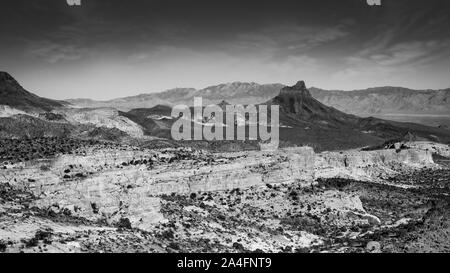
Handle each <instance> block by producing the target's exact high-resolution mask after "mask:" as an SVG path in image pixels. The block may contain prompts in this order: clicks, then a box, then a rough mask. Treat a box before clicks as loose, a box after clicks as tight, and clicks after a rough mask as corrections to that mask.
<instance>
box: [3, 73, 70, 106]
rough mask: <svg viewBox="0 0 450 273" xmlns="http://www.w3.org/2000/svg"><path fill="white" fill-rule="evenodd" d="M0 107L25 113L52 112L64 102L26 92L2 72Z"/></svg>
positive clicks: (8, 75)
mask: <svg viewBox="0 0 450 273" xmlns="http://www.w3.org/2000/svg"><path fill="white" fill-rule="evenodd" d="M0 105H6V106H9V107H12V108H15V109H19V110H23V111H35V112H40V111H51V110H53V109H55V108H58V107H63V106H64V102H62V101H56V100H51V99H46V98H41V97H39V96H37V95H35V94H33V93H30V92H28V91H27V90H25V89H24V88H23V87H22V86H21V85H20V84H19V83H18V82H17V81H16V80H15V79H14V78H13V77H12V76H11V75H10V74H8V73H6V72H0Z"/></svg>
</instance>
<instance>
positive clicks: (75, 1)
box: [66, 0, 81, 6]
mask: <svg viewBox="0 0 450 273" xmlns="http://www.w3.org/2000/svg"><path fill="white" fill-rule="evenodd" d="M66 3H67V5H69V6H81V0H66Z"/></svg>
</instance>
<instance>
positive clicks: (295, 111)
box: [0, 73, 450, 151]
mask: <svg viewBox="0 0 450 273" xmlns="http://www.w3.org/2000/svg"><path fill="white" fill-rule="evenodd" d="M276 88H279V89H278V91H276V92H275V91H274V89H276ZM0 90H1V92H2V93H1V97H0V98H1V102H0V112H2V111H3V112H4V113H0V137H27V138H29V137H35V136H36V134H37V135H38V136H53V135H56V136H64V135H67V136H87V137H98V138H106V139H108V140H115V139H123V138H126V137H131V138H134V139H144V140H145V139H147V140H148V137H150V138H154V137H157V138H166V139H170V129H171V126H172V124H173V122H175V121H176V119H177V118H175V117H171V116H170V114H171V107H170V106H171V105H173V104H175V103H176V104H178V103H185V104H192V102H193V98H194V97H195V96H202V97H203V100H204V103H205V104H206V103H216V104H219V105H221V106H222V107H224V106H225V105H226V104H228V103H232V104H236V103H239V104H246V103H245V101H251V103H252V104H259V105H261V104H266V105H274V104H275V105H279V107H280V128H279V129H280V141H281V144H282V146H283V145H284V146H292V145H308V146H312V147H314V148H315V149H316V150H319V151H320V150H337V149H339V150H340V149H349V148H360V147H366V146H373V145H380V144H382V143H384V142H386V141H391V140H403V139H409V140H411V138H412V139H415V140H432V141H436V142H443V143H449V142H450V131H449V130H448V129H446V128H437V127H430V126H425V125H420V124H415V123H403V122H395V121H388V120H384V119H379V118H375V117H359V116H357V115H354V114H352V113H345V112H343V111H341V110H339V109H337V107H336V108H335V107H333V106H331V105H326V104H324V103H322V102H321V101H320V100H318V99H317V98H315V97H314V95H313V94H314V92H315V93H316V96H319V95H318V94H319V93H320V92H321V96H322V100H326V98H327V96H326V94H328V93H326V92H327V91H317V89H314V88H311V89H308V88H306V84H305V82H303V81H299V82H298V83H297V84H295V85H293V86H283V85H279V84H274V85H259V84H256V83H230V84H223V85H218V86H213V87H209V88H205V89H202V90H195V89H173V90H169V91H166V92H163V93H157V94H143V95H139V96H136V97H128V98H122V99H116V100H112V101H109V102H95V101H92V100H71V101H69V102H61V101H56V100H50V99H45V98H41V97H39V96H36V95H34V94H32V93H30V92H28V91H26V90H24V89H23V88H22V87H21V86H20V84H19V83H18V82H17V81H16V80H15V79H14V78H12V77H11V76H10V75H9V74H7V73H2V74H1V77H0ZM311 90H312V91H313V92H311ZM367 92H369V91H361V92H359V93H358V92H357V91H353V93H352V94H351V95H350V97H351V98H354V99H356V98H358V96H359V97H361V96H365V94H366V93H367ZM370 92H372V93H371V95H370V97H374V95H373V94H375V93H376V94H380V96H392V93H393V91H379V90H378V91H373V90H372V91H370ZM405 92H406V91H403V92H399V93H400V95H399V96H409V95H408V94H404V93H405ZM324 93H325V95H324ZM329 94H334V95H333V96H336V97H339V96H342V95H341V94H340V93H339V91H333V92H329ZM402 94H403V95H402ZM431 94H435V95H431ZM436 94H437V95H436ZM416 95H417V96H419V95H420V96H422V97H424V96H429V98H430V99H428V100H427V102H429V103H434V104H436V105H438V104H439V105H443V103H442V101H441V100H444V102H446V100H447V97H446V92H444V91H442V92H441V91H426V92H425V91H424V92H419V91H417V92H416V94H415V95H413V96H416ZM438 95H439V96H443V97H439V98H438V97H437V96H438ZM256 98H258V99H256ZM262 100H263V101H262ZM363 101H365V100H363ZM155 102H165V103H164V104H158V105H154V104H155ZM83 103H84V104H85V105H84V106H90V108H82V107H80V106H82V105H81V104H83ZM97 103H99V104H97ZM147 105H148V106H147ZM391 105H393V104H391ZM119 106H121V107H119ZM125 106H126V107H125ZM134 106H137V107H135V108H131V109H128V108H130V107H134ZM139 106H141V107H139ZM1 107H4V109H3V110H2V109H1ZM6 107H7V108H8V109H6ZM358 107H359V106H358V105H355V108H358ZM116 108H118V109H116ZM444 108H445V107H443V106H442V107H441V108H437V107H436V109H438V110H439V109H442V111H444V110H445V109H444ZM5 109H6V110H5ZM397 109H401V108H397ZM422 109H428V108H424V107H422ZM439 111H440V110H439ZM241 119H242V117H241ZM244 121H245V117H244ZM244 124H245V123H244ZM236 126H242V125H238V124H236ZM244 126H247V125H244ZM20 127H24V129H21V128H20ZM44 128H45V129H44ZM25 129H26V130H25ZM24 132H25V133H24ZM35 132H37V133H36V134H35Z"/></svg>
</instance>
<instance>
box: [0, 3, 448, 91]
mask: <svg viewBox="0 0 450 273" xmlns="http://www.w3.org/2000/svg"><path fill="white" fill-rule="evenodd" d="M0 5H1V6H0V7H1V8H0V9H1V10H2V12H1V13H2V16H0V71H7V72H9V73H10V74H11V75H13V77H15V78H16V79H17V80H18V81H19V82H20V83H21V84H22V85H23V86H24V87H25V88H26V89H27V90H29V91H31V92H34V93H36V94H38V95H40V96H44V97H49V98H55V99H67V98H92V99H111V98H117V97H124V96H131V95H136V94H141V93H151V92H161V91H164V90H167V89H171V88H176V87H193V88H204V87H207V86H210V85H216V84H221V83H227V82H235V81H241V82H257V83H261V84H265V83H282V84H286V85H292V84H295V83H296V82H297V81H299V80H304V81H306V84H307V86H309V87H310V86H315V87H320V88H324V89H333V90H335V89H339V90H354V89H363V88H369V87H375V86H388V85H389V86H402V87H408V88H413V89H443V88H449V87H450V77H449V68H450V1H448V0H381V6H370V5H368V4H367V0H339V1H337V0H304V1H302V0H295V1H283V0H277V1H275V0H273V1H266V0H245V1H242V0H239V1H237V0H226V1H225V0H221V1H219V0H190V1H187V0H177V1H174V0H164V1H160V0H129V1H124V0H81V6H69V5H68V4H67V2H66V0H2V1H1V4H0Z"/></svg>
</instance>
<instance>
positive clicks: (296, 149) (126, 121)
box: [0, 72, 450, 253]
mask: <svg viewBox="0 0 450 273" xmlns="http://www.w3.org/2000/svg"><path fill="white" fill-rule="evenodd" d="M449 94H450V91H449V89H447V90H437V91H432V90H425V91H412V90H406V89H402V88H392V87H385V88H374V89H367V90H361V91H351V92H344V91H325V90H321V89H318V88H309V89H308V88H307V87H306V84H305V82H303V81H299V82H298V83H296V84H294V85H292V86H284V85H281V84H271V85H259V84H256V83H238V82H236V83H230V84H222V85H217V86H213V87H209V88H206V89H201V90H197V89H193V88H178V89H173V90H169V91H166V92H162V93H149V94H143V95H139V96H136V97H127V98H120V99H114V100H110V101H94V100H90V99H67V100H64V101H58V100H51V99H46V98H42V97H39V96H37V95H35V94H33V93H32V92H29V91H27V90H25V89H24V88H23V87H22V86H21V85H20V84H19V82H18V81H17V80H16V79H14V78H13V77H12V76H11V75H10V74H8V73H6V72H0V252H284V253H292V252H449V251H450V243H449V242H450V240H449V239H450V199H449V194H450V146H449V144H450V130H449V129H448V125H449V123H448V119H446V117H448V116H449V115H450V112H449V111H450V107H449V104H448V103H449V102H448V98H449ZM196 96H197V97H203V99H204V101H205V102H206V103H211V104H217V105H218V106H220V107H224V105H227V104H230V103H232V104H234V103H241V104H258V105H278V106H279V109H280V124H279V132H280V148H279V149H276V150H272V149H267V147H266V146H265V145H264V143H260V142H258V141H256V140H250V139H247V140H244V141H237V140H236V141H175V140H173V139H172V138H171V135H170V130H171V127H172V125H173V123H174V122H175V121H176V120H177V119H178V118H179V117H174V116H171V110H172V106H173V105H176V104H180V103H186V104H187V103H192V101H193V98H194V97H196ZM369 105H370V107H369ZM389 115H390V116H395V117H396V118H390V117H389ZM411 115H412V116H413V115H421V116H423V117H425V118H424V119H423V120H425V121H424V122H421V119H418V118H413V119H411V120H413V121H416V122H417V123H411V122H410V121H411V120H409V119H408V118H404V117H411ZM426 117H428V118H430V117H437V118H436V119H433V122H430V121H429V120H426ZM208 118H213V117H206V118H205V120H204V122H205V123H207V122H208V121H209V120H208ZM235 125H236V126H237V127H238V126H244V127H245V126H248V120H247V117H246V116H245V115H244V116H237V117H236V124H235Z"/></svg>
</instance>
